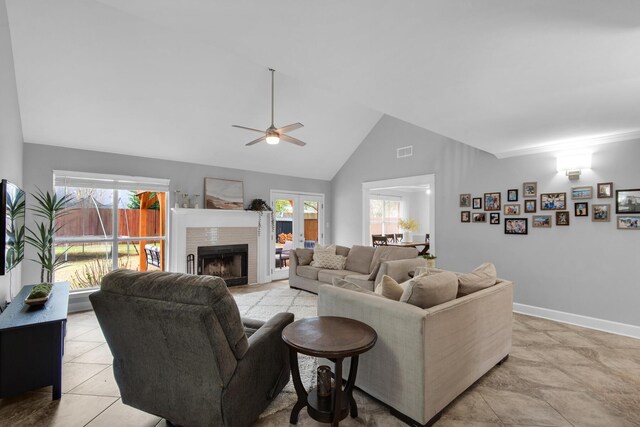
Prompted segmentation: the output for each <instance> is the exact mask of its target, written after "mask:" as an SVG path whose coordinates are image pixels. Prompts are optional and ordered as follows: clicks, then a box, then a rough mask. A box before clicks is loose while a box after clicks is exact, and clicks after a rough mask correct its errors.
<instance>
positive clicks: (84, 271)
mask: <svg viewBox="0 0 640 427" xmlns="http://www.w3.org/2000/svg"><path fill="white" fill-rule="evenodd" d="M55 253H56V257H60V259H62V260H64V261H65V263H64V264H62V267H61V268H60V269H58V270H57V271H56V272H55V280H56V281H57V282H61V281H66V282H69V283H71V289H84V288H94V287H96V286H98V285H99V284H100V280H102V277H104V275H105V274H107V273H108V272H110V271H111V270H112V267H113V261H112V254H111V243H106V244H105V243H104V242H86V243H77V244H64V243H58V244H56V245H55Z"/></svg>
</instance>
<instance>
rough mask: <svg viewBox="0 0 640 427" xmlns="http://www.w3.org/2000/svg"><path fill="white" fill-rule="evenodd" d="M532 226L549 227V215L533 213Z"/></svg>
mask: <svg viewBox="0 0 640 427" xmlns="http://www.w3.org/2000/svg"><path fill="white" fill-rule="evenodd" d="M533 226H534V227H537V228H551V215H534V216H533Z"/></svg>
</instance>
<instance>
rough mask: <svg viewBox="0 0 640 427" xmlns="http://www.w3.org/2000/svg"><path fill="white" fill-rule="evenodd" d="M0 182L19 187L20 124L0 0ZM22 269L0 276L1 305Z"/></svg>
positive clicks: (4, 9)
mask: <svg viewBox="0 0 640 427" xmlns="http://www.w3.org/2000/svg"><path fill="white" fill-rule="evenodd" d="M0 178H5V179H8V180H9V181H12V182H14V183H15V184H18V185H22V123H21V121H20V109H19V107H18V91H17V88H16V76H15V71H14V67H13V52H12V50H11V35H10V33H9V21H8V19H7V7H6V3H5V0H0ZM2 221H4V219H2ZM2 238H4V236H2ZM23 264H24V263H23ZM21 269H22V265H18V267H16V268H14V269H13V270H12V271H11V272H10V274H7V275H5V276H0V305H2V306H3V305H4V302H5V301H6V299H7V298H8V297H9V287H10V286H12V288H13V292H14V293H15V292H17V290H18V289H19V283H20V282H21V278H20V271H21Z"/></svg>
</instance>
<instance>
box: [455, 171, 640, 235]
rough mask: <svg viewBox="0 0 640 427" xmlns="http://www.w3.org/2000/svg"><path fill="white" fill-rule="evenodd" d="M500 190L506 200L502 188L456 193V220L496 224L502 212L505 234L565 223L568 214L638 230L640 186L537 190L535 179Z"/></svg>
mask: <svg viewBox="0 0 640 427" xmlns="http://www.w3.org/2000/svg"><path fill="white" fill-rule="evenodd" d="M520 190H522V191H521V192H520ZM504 194H506V199H504V200H506V203H503V197H502V195H503V192H502V191H493V192H487V193H483V194H482V196H481V197H480V195H475V194H472V193H463V194H460V198H459V207H460V208H461V209H462V210H461V212H460V222H461V223H488V224H490V225H500V212H502V214H503V216H504V218H503V221H504V222H503V230H504V234H507V235H527V234H529V228H552V227H554V226H556V227H569V226H571V223H572V218H573V219H574V221H584V220H585V218H589V217H591V221H592V222H594V223H610V224H611V223H614V224H615V228H616V229H618V230H640V188H630V189H629V188H626V189H618V188H616V189H615V192H614V184H613V182H599V183H596V184H595V185H580V186H572V187H570V188H569V189H563V191H558V189H553V191H549V192H543V191H538V183H537V182H535V181H528V182H523V183H522V187H521V189H520V188H511V189H507V190H505V192H504ZM519 194H520V195H521V196H519ZM465 209H467V210H465ZM614 209H615V212H614ZM478 211H479V212H478ZM482 211H484V212H482ZM485 212H486V213H487V214H488V215H489V221H487V220H486V214H485ZM526 214H531V215H530V216H529V215H526ZM614 214H615V215H614ZM525 215H526V216H525ZM470 218H471V219H472V220H471V221H469V219H470ZM602 226H605V225H602Z"/></svg>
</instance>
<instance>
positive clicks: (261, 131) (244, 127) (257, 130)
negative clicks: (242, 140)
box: [231, 125, 264, 133]
mask: <svg viewBox="0 0 640 427" xmlns="http://www.w3.org/2000/svg"><path fill="white" fill-rule="evenodd" d="M231 126H233V127H234V128H240V129H246V130H252V131H254V132H260V133H264V130H260V129H254V128H248V127H246V126H240V125H231Z"/></svg>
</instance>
